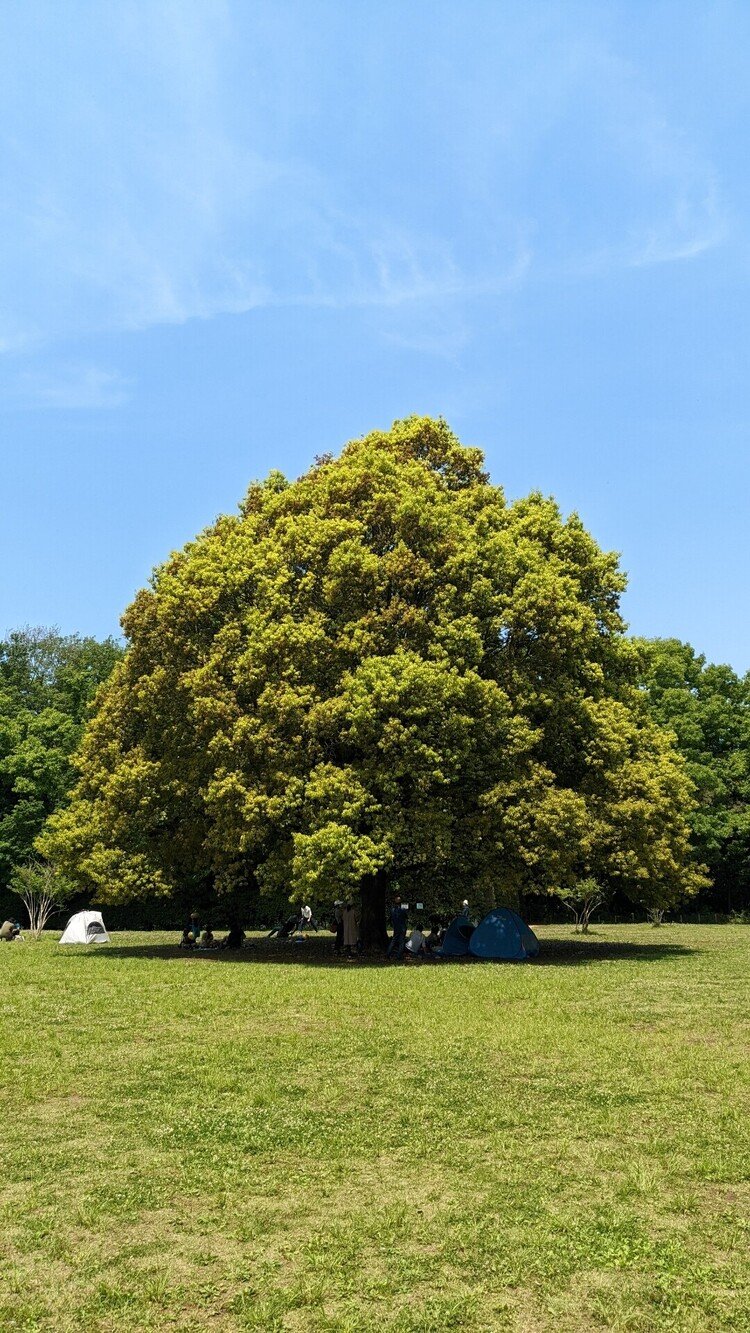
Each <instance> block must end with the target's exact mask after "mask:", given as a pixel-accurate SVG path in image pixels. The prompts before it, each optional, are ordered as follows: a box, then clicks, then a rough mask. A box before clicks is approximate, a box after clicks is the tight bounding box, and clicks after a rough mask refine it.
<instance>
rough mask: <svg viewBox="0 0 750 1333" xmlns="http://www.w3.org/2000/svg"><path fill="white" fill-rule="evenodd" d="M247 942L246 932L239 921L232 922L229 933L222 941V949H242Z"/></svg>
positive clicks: (220, 946)
mask: <svg viewBox="0 0 750 1333" xmlns="http://www.w3.org/2000/svg"><path fill="white" fill-rule="evenodd" d="M244 941H245V932H244V930H243V929H242V926H241V925H240V924H239V922H238V921H231V922H230V924H229V931H228V933H227V934H226V935H225V936H224V939H223V940H222V941H221V943H220V945H219V948H220V949H241V948H242V945H243V944H244Z"/></svg>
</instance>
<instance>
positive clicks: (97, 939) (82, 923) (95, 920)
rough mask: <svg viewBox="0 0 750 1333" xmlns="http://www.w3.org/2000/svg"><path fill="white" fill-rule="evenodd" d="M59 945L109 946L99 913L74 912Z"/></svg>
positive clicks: (107, 936)
mask: <svg viewBox="0 0 750 1333" xmlns="http://www.w3.org/2000/svg"><path fill="white" fill-rule="evenodd" d="M60 943H61V944H109V935H108V934H107V932H106V930H105V929H104V922H103V921H102V918H101V913H99V912H76V914H75V916H72V917H71V918H70V921H69V922H68V924H67V926H66V927H65V930H64V931H63V933H62V935H61V936H60Z"/></svg>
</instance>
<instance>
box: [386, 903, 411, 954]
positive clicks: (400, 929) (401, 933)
mask: <svg viewBox="0 0 750 1333" xmlns="http://www.w3.org/2000/svg"><path fill="white" fill-rule="evenodd" d="M408 916H409V913H408V912H407V910H406V908H405V907H404V906H403V905H402V903H401V899H400V897H399V896H398V894H397V895H396V897H395V898H394V899H393V906H392V908H391V928H392V930H393V935H392V936H391V942H390V944H389V945H388V957H389V958H394V957H395V958H403V956H404V946H405V945H406V922H407V920H408Z"/></svg>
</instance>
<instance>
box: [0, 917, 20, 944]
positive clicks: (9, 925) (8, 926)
mask: <svg viewBox="0 0 750 1333" xmlns="http://www.w3.org/2000/svg"><path fill="white" fill-rule="evenodd" d="M20 934H21V927H20V926H19V924H18V922H17V921H3V924H2V926H0V940H17V939H18V938H19V936H20Z"/></svg>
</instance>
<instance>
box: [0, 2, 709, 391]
mask: <svg viewBox="0 0 750 1333" xmlns="http://www.w3.org/2000/svg"><path fill="white" fill-rule="evenodd" d="M253 12H254V13H255V11H253ZM441 12H442V11H441ZM19 13H21V15H22V11H19ZM299 13H300V15H301V17H300V19H299V25H300V30H299V32H297V33H295V32H294V31H293V28H294V23H295V22H296V21H297V20H296V14H297V11H296V10H295V12H294V14H291V11H290V13H287V12H286V10H284V11H283V13H281V11H279V10H277V8H276V7H275V6H270V7H264V6H262V5H261V6H260V7H259V9H258V15H259V17H258V20H257V24H256V26H255V27H253V21H251V20H250V19H249V18H248V14H247V12H246V11H244V10H243V7H242V6H239V5H235V6H232V5H229V4H225V3H222V0H152V3H149V4H143V3H141V2H140V0H122V3H121V4H120V5H118V6H117V7H115V8H114V9H110V8H108V7H103V8H100V7H98V6H96V5H94V6H92V7H91V9H90V10H89V11H87V20H88V21H87V23H86V24H85V25H81V26H80V28H79V29H76V30H75V32H73V33H71V27H70V24H69V18H68V15H67V12H66V11H65V9H64V7H50V8H49V9H48V10H47V11H46V14H47V17H46V21H45V23H44V24H42V25H37V27H38V30H39V31H40V32H41V33H42V38H43V40H42V41H38V40H37V35H36V29H35V36H34V41H33V42H29V43H27V64H28V67H27V68H26V69H25V70H24V80H23V81H21V82H19V81H17V80H16V81H14V78H13V70H12V69H11V67H10V66H8V69H7V70H6V71H5V72H6V74H7V75H8V77H7V78H6V80H5V92H4V93H3V92H2V91H1V90H0V117H2V123H3V124H4V126H5V131H4V142H3V151H4V154H5V159H6V178H7V182H8V183H7V185H6V188H5V192H4V197H3V199H2V200H1V201H0V312H1V313H0V351H2V350H3V349H5V350H18V349H20V348H21V347H22V346H23V345H24V343H26V344H28V345H30V346H44V345H47V346H54V345H55V344H56V343H59V342H60V341H62V340H65V339H68V338H70V337H71V336H73V337H77V336H79V335H82V334H83V335H90V334H96V333H98V332H104V333H111V332H113V331H121V330H142V329H146V328H149V327H151V326H153V325H158V324H169V323H174V324H179V323H184V322H185V321H187V320H190V319H194V318H211V317H212V316H214V315H217V314H222V313H243V312H248V311H251V310H254V309H259V308H263V307H272V306H300V307H305V306H308V307H314V306H319V307H328V308H335V309H341V310H345V309H348V308H352V309H354V308H363V309H371V310H372V311H373V312H378V311H382V312H383V320H382V330H383V336H384V337H386V338H387V339H389V340H390V341H393V342H395V343H397V344H399V345H401V346H404V347H409V346H410V347H412V348H414V349H415V350H423V351H425V352H431V353H433V354H435V355H438V356H449V357H452V356H456V355H458V352H459V350H460V347H461V346H462V345H463V344H464V343H465V341H466V340H467V339H468V337H469V336H470V331H469V330H470V319H469V318H468V315H467V313H466V307H468V305H469V304H470V303H471V302H473V301H477V300H483V299H496V300H498V301H507V300H509V299H510V297H511V294H512V293H513V292H514V291H517V290H518V289H519V288H521V287H522V286H523V284H524V282H525V280H526V278H527V277H528V275H529V273H530V272H531V271H532V269H533V270H534V271H535V272H536V275H537V276H538V277H539V279H540V280H543V279H544V276H545V275H547V274H551V273H552V274H554V273H559V272H560V271H562V270H563V269H564V270H565V271H566V272H567V273H568V274H571V273H573V274H575V273H576V272H579V273H585V272H589V271H592V270H596V269H601V268H604V267H613V266H618V267H621V268H623V269H627V268H629V267H645V266H648V265H653V264H661V263H666V262H676V261H687V260H690V259H694V258H696V257H697V256H699V255H701V254H703V253H705V252H707V251H708V250H710V249H712V248H714V247H715V246H717V245H719V244H720V243H721V242H722V241H723V240H724V239H725V237H726V235H727V233H728V226H729V224H728V214H727V209H726V206H725V204H724V202H723V200H722V196H721V188H720V183H719V181H718V178H717V173H716V171H715V170H714V168H713V166H712V164H711V163H710V162H709V161H707V160H706V159H705V157H704V156H703V155H702V154H701V152H699V151H698V150H697V149H696V148H695V147H694V146H693V145H691V144H690V143H689V142H688V141H687V140H686V138H685V136H684V135H683V134H682V133H681V132H680V130H679V128H676V127H675V126H674V125H672V124H671V123H670V121H669V119H668V118H667V117H666V116H665V115H664V113H663V111H662V110H661V108H660V107H659V105H658V102H657V100H656V99H655V98H654V96H653V95H652V94H651V92H650V91H649V90H648V88H647V87H645V86H644V84H643V81H642V79H641V77H640V74H639V71H638V70H637V69H635V68H634V67H633V66H631V65H630V64H628V63H627V62H626V61H624V60H622V59H621V58H620V57H618V56H617V55H616V54H613V52H612V50H611V49H610V46H608V45H607V42H606V41H605V40H604V38H601V37H600V38H596V39H595V38H593V37H591V36H590V35H588V34H587V33H586V31H585V27H586V25H585V23H582V20H581V14H580V12H579V11H578V10H576V11H575V16H574V18H573V19H572V20H571V21H570V22H569V23H568V22H562V21H559V20H558V21H555V20H554V18H550V13H551V11H549V10H548V8H547V7H546V6H540V7H538V8H536V7H534V6H530V8H529V11H528V18H526V17H525V15H526V11H525V10H524V11H523V13H522V12H521V11H519V14H521V13H522V17H520V18H519V17H518V15H517V16H516V18H515V20H514V22H512V23H511V22H510V21H509V16H508V15H505V14H503V15H502V20H501V17H500V11H498V14H496V15H494V16H493V12H492V7H489V9H488V11H487V14H488V17H487V31H486V33H485V35H484V38H483V39H482V40H480V28H481V25H477V27H476V31H474V29H473V28H472V29H471V32H472V33H474V35H473V37H471V41H472V43H473V44H472V46H471V50H470V51H468V50H467V51H465V52H464V53H463V54H464V56H465V57H466V58H465V59H458V58H457V59H455V60H452V61H448V60H446V59H445V56H446V51H450V41H449V37H450V33H449V31H448V29H446V32H445V33H443V35H442V37H441V34H440V24H439V23H438V24H437V25H436V26H435V30H434V31H432V30H431V31H430V33H429V34H428V35H427V36H426V38H425V42H426V45H427V48H428V50H427V55H430V58H431V59H432V60H438V58H439V62H440V61H442V64H441V65H440V68H441V69H442V71H443V78H442V81H441V84H440V103H439V104H438V103H435V102H433V101H432V99H433V98H434V96H435V94H434V88H433V84H432V82H431V80H430V79H429V78H428V77H427V75H426V74H425V79H424V81H423V83H422V84H420V82H419V79H418V77H417V75H418V71H416V72H415V78H414V84H413V90H412V87H411V85H410V90H409V91H410V96H409V97H405V95H404V93H403V90H402V89H400V87H399V86H398V77H397V75H392V76H391V82H390V83H389V84H388V86H386V87H385V88H382V89H381V88H380V86H379V84H378V83H377V80H376V81H375V82H374V83H371V84H370V85H369V89H368V87H365V89H364V93H363V94H362V95H363V97H364V98H365V99H366V98H367V96H369V97H370V99H371V101H372V107H371V109H370V119H371V121H372V124H370V123H369V122H368V123H367V124H366V125H365V130H366V133H365V132H364V131H363V135H362V140H361V147H360V146H359V142H358V140H357V137H356V136H351V138H352V142H353V143H354V144H356V145H357V146H356V147H355V149H354V150H353V151H352V150H351V149H349V148H348V147H347V145H348V142H349V139H348V136H347V126H346V123H345V117H346V114H347V105H346V104H345V101H344V95H343V94H342V95H341V106H340V107H339V106H338V98H339V92H338V88H337V85H336V80H335V79H334V78H333V76H332V73H331V72H330V71H329V75H328V79H329V82H330V87H329V86H328V84H327V83H326V82H325V79H324V78H323V79H322V82H321V81H320V80H318V74H317V71H316V67H315V51H316V50H317V51H318V52H319V51H320V50H321V49H322V48H321V47H318V48H316V47H315V46H314V42H315V40H316V37H315V28H316V24H315V23H314V22H313V21H312V18H311V15H310V14H309V13H308V14H306V11H305V10H304V7H301V8H300V11H299ZM312 14H313V15H314V9H313V11H312ZM305 15H306V17H305ZM241 20H242V22H244V27H243V26H242V23H241ZM17 21H18V22H22V21H23V15H22V17H21V19H19V20H17ZM328 21H330V20H328ZM393 21H395V20H394V19H393V17H392V16H391V17H390V18H389V19H388V22H393ZM361 22H362V25H363V32H362V34H361V40H362V44H363V46H366V44H367V39H368V31H369V30H368V28H367V25H368V23H375V18H374V14H373V16H369V15H365V14H364V13H363V16H362V20H361ZM274 24H277V25H278V24H281V25H282V26H283V25H286V27H283V30H281V31H277V30H276V29H275V28H274ZM376 26H377V25H376ZM443 26H445V25H443ZM240 27H242V34H243V36H242V42H244V45H242V43H240V45H241V47H242V52H241V58H238V56H237V51H236V47H237V44H238V40H239V39H238V33H239V30H240ZM495 29H496V30H495ZM268 31H270V32H271V36H270V38H269V37H268ZM450 31H451V32H452V29H451V30H450ZM470 36H471V34H470ZM324 40H325V39H324V38H321V39H320V41H321V42H324ZM462 40H463V36H462ZM466 40H469V39H468V38H466ZM446 43H447V46H446ZM61 45H63V46H64V48H65V54H66V59H65V60H61V59H60V58H59V50H58V48H59V47H60V46H61ZM269 51H270V53H271V54H270V57H269V58H268V59H266V56H267V55H268V52H269ZM425 68H426V69H427V65H426V67H425ZM467 70H471V73H470V74H468V73H467V72H466V71H467ZM2 73H3V70H2V69H1V68H0V76H2ZM316 80H318V82H316ZM0 82H1V79H0ZM356 93H357V94H359V88H358V87H357V88H356ZM393 96H396V97H398V96H401V97H402V99H403V110H404V113H405V114H407V115H409V116H412V117H413V118H414V125H413V126H412V129H413V130H414V128H415V127H417V129H419V123H420V122H419V118H420V116H421V117H423V119H424V122H425V125H426V129H425V130H424V133H425V134H426V136H427V154H426V156H427V160H428V162H429V163H430V164H431V168H430V170H421V167H422V163H421V162H420V153H419V151H418V149H417V148H416V147H413V148H412V151H411V154H410V156H409V158H408V170H406V169H405V167H404V164H403V163H402V164H401V167H400V174H398V173H397V174H398V179H399V183H400V184H399V189H397V190H394V188H393V182H392V181H391V179H390V177H391V174H392V173H393V172H394V171H395V167H394V162H396V161H397V159H398V152H399V142H398V140H399V127H398V125H392V126H391V130H390V133H391V139H390V140H389V141H388V149H389V151H390V157H389V156H388V155H387V153H383V155H382V156H381V158H377V157H376V159H375V160H374V161H373V163H372V165H370V163H369V162H368V160H367V154H368V151H369V152H374V153H377V152H378V151H380V150H379V147H378V136H379V135H380V128H379V124H380V121H383V122H385V121H386V119H387V117H388V115H389V114H390V107H389V99H391V98H392V97H393ZM3 99H4V102H3ZM324 105H325V108H326V113H325V115H324V114H323V112H322V111H321V107H322V106H324ZM3 107H5V111H6V112H7V114H5V115H4V116H2V112H3ZM349 107H350V108H351V113H352V114H355V112H356V110H357V104H356V101H352V100H351V90H350V102H349ZM326 116H327V117H328V118H327V119H326ZM379 118H380V119H379ZM433 119H434V120H435V124H436V128H435V129H433V126H432V120H433ZM317 125H322V126H323V130H322V131H321V133H322V134H323V136H324V137H323V140H322V141H321V142H317V141H316V138H315V132H314V130H313V129H310V128H309V126H317ZM326 134H327V135H328V136H329V138H328V139H326V138H325V135H326ZM423 156H424V154H423ZM358 157H359V158H362V159H364V160H363V161H359V160H358ZM394 179H395V176H394ZM459 306H463V307H464V315H463V316H462V317H461V318H453V317H452V316H451V317H450V318H448V317H446V315H445V311H446V310H447V309H448V307H452V309H453V310H454V311H455V310H457V309H458V307H459ZM399 316H400V318H399ZM459 328H463V330H464V332H463V333H462V334H461V335H460V336H459V334H458V332H457V330H458V329H459ZM441 330H442V332H441ZM97 374H99V375H100V378H99V379H98V380H97V378H96V377H97ZM106 374H107V372H96V371H94V370H92V369H91V368H90V373H89V378H88V380H86V376H85V375H84V376H83V378H81V376H80V375H79V377H78V380H77V385H78V387H77V389H75V388H74V387H72V386H69V387H67V388H66V385H65V382H64V377H63V381H62V382H59V383H58V387H57V389H55V387H54V385H52V386H51V387H50V388H49V390H48V391H47V402H48V403H49V404H50V405H51V404H52V403H53V402H54V401H57V402H58V405H63V404H64V403H65V402H66V401H67V400H68V399H70V400H71V401H72V400H73V399H74V398H76V394H77V396H78V399H79V401H80V402H81V403H84V402H85V401H86V400H87V398H88V400H90V401H91V403H92V405H94V406H98V405H105V401H106V402H111V403H112V404H113V405H116V403H117V402H121V401H123V394H124V390H123V389H122V386H118V385H117V384H114V383H108V381H107V379H106ZM101 376H103V378H101ZM74 378H75V377H74ZM38 395H39V398H40V401H41V400H42V399H43V397H44V389H43V387H40V388H39V389H38Z"/></svg>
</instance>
